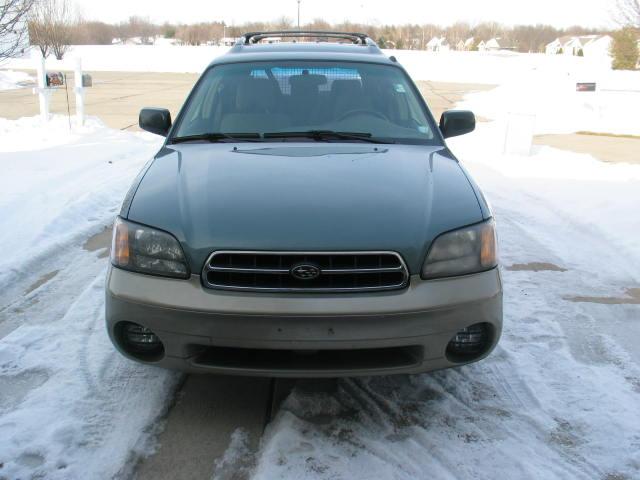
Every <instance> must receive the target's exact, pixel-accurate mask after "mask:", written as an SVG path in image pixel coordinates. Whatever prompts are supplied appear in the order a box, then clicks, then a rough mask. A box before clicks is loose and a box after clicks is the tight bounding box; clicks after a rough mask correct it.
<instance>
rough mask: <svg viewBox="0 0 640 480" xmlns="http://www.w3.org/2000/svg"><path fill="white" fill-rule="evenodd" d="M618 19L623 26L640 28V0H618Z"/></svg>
mask: <svg viewBox="0 0 640 480" xmlns="http://www.w3.org/2000/svg"><path fill="white" fill-rule="evenodd" d="M616 20H617V21H618V23H620V24H621V25H622V26H623V27H627V26H629V27H635V28H640V0H618V10H617V12H616Z"/></svg>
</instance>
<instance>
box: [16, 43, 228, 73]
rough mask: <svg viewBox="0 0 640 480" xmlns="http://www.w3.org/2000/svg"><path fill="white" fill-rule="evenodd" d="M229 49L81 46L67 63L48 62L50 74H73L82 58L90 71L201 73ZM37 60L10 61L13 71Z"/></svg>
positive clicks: (31, 65)
mask: <svg viewBox="0 0 640 480" xmlns="http://www.w3.org/2000/svg"><path fill="white" fill-rule="evenodd" d="M228 50H229V47H210V46H200V47H188V46H173V45H78V46H75V47H72V48H71V50H70V51H69V52H68V53H67V54H66V55H65V57H64V59H63V60H56V59H52V58H48V59H47V69H49V70H73V69H74V68H75V58H76V57H80V58H82V68H83V69H84V70H87V71H114V72H174V73H200V72H202V71H203V70H204V69H205V68H206V67H207V65H209V63H211V61H212V60H213V59H214V58H216V57H218V56H220V55H222V54H223V53H225V52H226V51H228ZM35 62H36V60H35V59H33V58H20V59H12V60H9V61H8V65H9V66H10V67H11V68H22V69H29V68H31V69H33V68H35Z"/></svg>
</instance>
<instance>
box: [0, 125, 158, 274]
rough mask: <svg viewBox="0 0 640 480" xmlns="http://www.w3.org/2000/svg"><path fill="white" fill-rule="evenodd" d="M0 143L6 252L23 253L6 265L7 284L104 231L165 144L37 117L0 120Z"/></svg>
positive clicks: (1, 232) (1, 229)
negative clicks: (35, 262)
mask: <svg viewBox="0 0 640 480" xmlns="http://www.w3.org/2000/svg"><path fill="white" fill-rule="evenodd" d="M72 123H73V122H72ZM0 138H1V139H2V141H0V166H1V168H2V186H3V189H2V195H1V196H0V211H1V212H3V215H2V216H1V217H0V245H2V247H3V250H4V251H9V252H20V255H5V256H2V257H1V258H0V284H3V283H5V282H9V281H10V280H11V278H13V277H14V276H16V275H20V274H21V272H24V270H25V269H26V268H27V267H28V265H29V262H33V260H34V259H35V258H38V257H39V256H41V255H48V254H50V253H52V252H54V251H55V250H56V249H57V248H58V247H59V246H60V245H66V244H67V243H69V242H71V241H73V240H74V239H77V238H79V237H82V235H86V234H87V233H88V232H91V231H92V230H95V229H96V227H99V226H104V225H105V224H106V223H105V222H106V221H107V219H110V218H113V216H114V215H115V213H116V212H117V208H118V205H119V201H120V200H121V199H122V198H123V197H124V194H125V193H126V191H127V188H128V187H129V185H130V183H131V179H132V178H133V177H135V175H136V174H137V172H138V171H139V170H140V168H141V167H142V165H143V164H144V163H145V162H146V161H148V160H149V159H150V158H151V156H152V154H153V153H154V150H155V149H157V148H158V147H159V141H158V138H159V137H155V136H153V135H151V134H132V133H128V132H120V131H115V130H111V129H108V128H106V127H104V126H103V125H102V124H101V123H100V121H99V120H97V119H89V120H88V122H87V124H86V126H85V127H82V128H80V129H78V128H75V129H74V130H71V129H70V127H69V123H68V120H67V118H65V117H64V116H57V117H55V118H54V119H53V120H52V121H51V122H49V124H48V125H47V127H46V128H42V125H41V123H40V119H39V118H37V117H34V118H24V119H21V120H17V121H9V120H4V119H0ZM31 218H37V221H33V222H30V221H26V219H31ZM16 226H19V228H16Z"/></svg>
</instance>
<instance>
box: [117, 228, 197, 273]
mask: <svg viewBox="0 0 640 480" xmlns="http://www.w3.org/2000/svg"><path fill="white" fill-rule="evenodd" d="M111 263H112V264H113V265H114V266H115V267H118V268H122V269H125V270H131V271H132V272H139V273H148V274H150V275H160V276H164V277H175V278H188V277H189V268H188V267H187V261H186V259H185V257H184V253H183V252H182V247H180V243H178V240H176V239H175V238H174V237H173V236H172V235H170V234H169V233H166V232H162V231H160V230H156V229H155V228H151V227H145V226H144V225H138V224H137V223H133V222H128V221H126V220H123V219H122V218H120V217H118V218H116V221H115V224H114V226H113V243H112V246H111Z"/></svg>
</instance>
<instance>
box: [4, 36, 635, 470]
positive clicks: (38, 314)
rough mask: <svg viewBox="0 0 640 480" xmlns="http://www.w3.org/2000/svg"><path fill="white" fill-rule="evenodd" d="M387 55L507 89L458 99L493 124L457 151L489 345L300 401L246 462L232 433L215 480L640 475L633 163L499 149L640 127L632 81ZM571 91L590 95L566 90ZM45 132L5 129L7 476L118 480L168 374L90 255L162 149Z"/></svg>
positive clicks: (146, 51) (563, 69)
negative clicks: (485, 294) (498, 334)
mask: <svg viewBox="0 0 640 480" xmlns="http://www.w3.org/2000/svg"><path fill="white" fill-rule="evenodd" d="M103 48H104V49H103ZM223 50H224V49H220V48H216V47H170V46H156V47H146V46H122V47H120V46H116V47H76V49H75V50H74V52H76V53H81V54H83V55H85V56H86V57H85V60H84V62H85V67H86V68H87V69H89V70H91V69H93V70H99V69H114V70H154V69H165V68H171V69H175V70H174V71H200V70H202V68H204V66H205V65H206V64H207V63H208V62H209V61H210V60H211V58H212V57H213V56H215V54H217V53H220V52H221V51H223ZM177 52H180V55H178V54H177ZM388 53H393V54H394V55H396V56H397V57H398V58H399V60H400V62H401V63H403V64H404V65H405V66H406V67H407V68H408V70H409V72H410V73H411V74H412V75H413V76H414V78H416V79H422V80H433V81H449V82H464V83H487V84H494V85H496V86H497V88H495V89H493V90H490V91H486V92H482V93H474V94H470V95H468V96H467V97H466V98H465V99H464V101H462V102H461V103H460V105H459V107H461V108H470V109H472V110H474V111H475V112H476V113H477V114H479V115H481V116H483V117H485V118H488V119H490V120H491V121H490V122H486V123H480V124H479V125H478V129H477V130H476V132H474V133H473V134H470V135H467V136H464V137H460V138H456V139H451V140H450V141H449V142H448V143H449V145H450V147H451V148H452V150H453V151H454V152H455V153H456V155H457V156H458V157H459V158H460V159H462V162H463V164H464V166H465V167H466V168H467V169H468V170H469V171H470V172H471V173H472V175H473V177H474V178H475V180H476V181H477V182H478V183H479V184H480V186H481V188H482V190H483V192H484V193H485V195H486V196H487V198H488V200H489V202H490V203H491V204H492V207H493V209H494V213H495V216H496V219H497V223H498V230H499V241H500V249H501V257H502V265H503V266H502V275H503V280H504V295H505V297H504V299H505V305H504V306H505V327H504V333H503V338H502V340H501V343H500V344H499V346H498V348H497V349H496V351H495V352H494V353H493V354H492V355H491V356H490V357H489V358H488V359H486V360H484V361H483V362H480V363H477V364H474V365H470V366H466V367H462V368H459V369H453V370H446V371H442V372H436V373H432V374H425V375H414V376H399V377H382V378H364V379H344V380H340V381H339V382H338V389H337V391H336V392H335V393H309V392H307V391H303V390H298V389H296V390H294V392H293V393H292V394H291V395H290V396H289V397H288V398H287V399H286V400H285V402H284V404H283V405H282V408H281V409H280V411H279V412H278V414H277V415H276V417H275V418H274V420H273V421H272V422H271V423H270V425H269V426H268V427H267V430H266V432H265V435H264V436H263V438H262V441H261V446H260V449H259V451H258V452H250V451H249V450H250V448H249V446H248V443H249V442H248V439H247V433H246V432H245V431H244V430H243V429H238V430H236V432H235V433H234V434H233V435H232V438H231V442H230V445H229V448H228V450H227V453H226V454H225V455H224V456H223V457H222V458H221V459H218V460H217V461H215V462H214V461H213V460H212V471H213V472H214V474H213V476H214V478H235V477H234V472H236V471H238V472H240V474H241V475H242V476H245V475H246V476H251V477H252V478H254V479H259V480H262V479H271V478H292V479H293V478H295V479H307V478H313V479H329V478H331V479H333V478H350V479H369V478H390V479H415V478H434V479H480V480H482V479H495V478H519V479H540V478H562V479H565V478H571V479H574V478H575V479H594V480H595V479H598V480H600V479H604V478H609V479H614V478H620V479H632V478H639V477H640V415H638V405H639V400H640V349H639V348H638V345H637V338H638V337H639V336H640V301H636V300H634V297H632V296H631V294H632V293H633V290H631V289H638V288H639V287H640V235H638V232H640V216H638V214H637V208H638V207H637V206H638V205H640V165H630V164H605V163H602V162H599V161H597V160H596V159H594V158H592V157H590V156H588V155H581V154H575V153H571V152H567V151H561V150H556V149H553V148H550V147H537V146H536V147H533V150H532V154H531V155H514V154H505V153H504V151H503V150H504V148H503V147H504V144H505V132H506V129H507V124H508V121H509V119H510V118H511V117H512V115H513V114H524V115H531V116H534V117H535V118H536V122H535V128H534V130H535V132H536V133H566V132H575V131H579V130H594V131H603V132H611V133H637V129H638V128H639V127H638V122H636V121H634V117H633V115H635V111H637V110H638V108H637V107H638V104H637V102H638V101H639V100H638V98H639V95H640V93H638V91H637V90H638V85H640V82H638V80H639V79H640V77H639V75H640V72H613V71H611V70H610V69H609V68H608V67H606V66H602V65H594V64H590V63H586V62H585V60H584V59H580V58H572V57H568V56H564V55H561V56H544V55H518V54H513V53H495V54H494V53H492V54H477V53H470V52H449V53H438V54H435V53H434V54H432V53H418V52H388ZM88 57H92V58H88ZM558 57H561V58H558ZM71 58H72V56H69V61H71ZM173 59H176V61H175V62H174V61H173ZM15 62H18V61H15ZM87 63H88V65H87ZM51 65H53V66H50V67H49V68H56V69H58V68H62V65H61V64H55V63H54V62H51ZM11 66H12V68H19V66H15V65H14V64H12V65H11ZM576 81H597V82H598V83H599V85H600V88H599V91H598V92H596V93H595V94H590V93H577V92H575V82H576ZM39 122H40V121H39V119H37V118H26V119H21V120H17V121H8V120H2V119H0V167H1V168H2V176H1V180H0V181H1V182H2V183H1V185H2V189H1V190H0V213H2V215H0V251H2V252H5V255H3V256H1V257H0V464H3V466H2V467H1V469H0V478H3V477H6V478H38V477H45V478H53V479H56V478H60V479H76V478H87V479H94V478H95V479H102V478H113V477H114V476H116V477H124V478H126V477H127V476H128V475H129V474H130V473H131V468H132V465H133V463H134V461H135V459H136V458H138V457H139V456H141V455H145V454H148V453H149V452H151V451H152V449H153V444H154V438H155V433H157V431H158V429H159V428H161V425H162V418H163V416H164V415H165V414H166V411H167V408H168V405H169V403H170V402H171V398H172V395H173V392H174V390H175V388H176V386H177V382H178V377H177V376H176V375H175V374H173V373H170V372H165V371H162V370H159V369H155V368H151V367H146V366H142V365H137V364H135V363H132V362H129V361H127V360H125V359H123V358H122V357H121V356H120V355H119V354H117V353H116V352H115V351H114V350H113V347H112V346H111V345H110V343H109V340H108V339H107V336H106V332H105V330H104V326H103V323H104V313H103V309H104V301H103V286H104V267H105V259H104V258H101V253H100V252H87V251H86V250H84V249H83V248H82V244H83V242H84V240H86V238H87V237H88V236H90V235H92V234H94V233H98V232H100V231H101V229H102V228H104V226H106V225H108V223H109V222H110V220H111V219H112V218H113V216H114V215H115V214H116V212H117V210H118V206H119V203H120V201H121V200H122V198H123V196H124V193H125V192H126V190H127V188H128V186H129V184H130V182H131V180H132V178H133V177H134V176H135V175H136V173H137V172H138V170H139V169H140V168H141V167H142V165H143V164H144V163H145V162H146V161H147V160H148V159H149V158H150V156H151V155H152V154H153V153H154V151H155V150H156V149H157V148H158V146H159V142H160V140H159V139H158V138H157V137H153V136H150V135H148V134H142V133H137V134H134V133H130V132H121V131H114V130H111V129H108V128H105V127H104V126H103V125H102V124H101V123H100V121H99V120H97V119H89V121H88V122H87V125H86V126H85V127H83V128H77V127H74V128H73V129H70V127H69V124H68V120H67V119H66V118H65V117H54V119H53V121H52V122H51V123H50V124H48V125H47V128H46V129H45V128H43V127H42V126H41V125H40V123H39ZM638 155H640V152H639V153H638ZM532 262H536V263H547V264H552V265H555V266H556V267H557V268H555V269H552V270H549V271H533V269H527V267H526V265H527V264H529V263H532ZM514 265H519V266H524V268H511V267H512V266H514ZM33 272H36V274H35V275H34V273H33ZM45 274H48V275H49V278H50V279H49V281H47V282H45V283H44V284H41V285H35V284H34V285H32V283H33V281H34V280H35V279H37V278H38V277H39V276H41V275H45ZM105 452H107V454H106V455H105Z"/></svg>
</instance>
